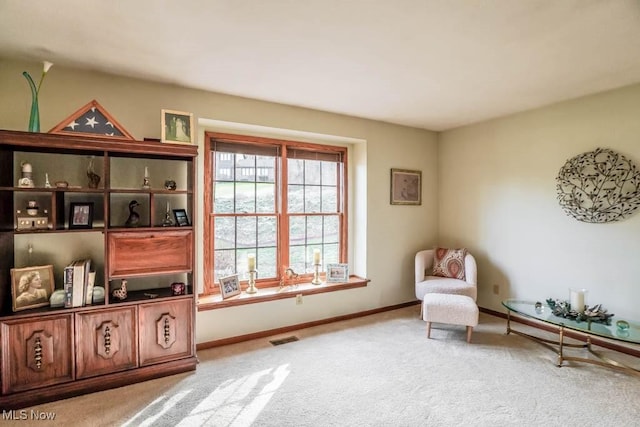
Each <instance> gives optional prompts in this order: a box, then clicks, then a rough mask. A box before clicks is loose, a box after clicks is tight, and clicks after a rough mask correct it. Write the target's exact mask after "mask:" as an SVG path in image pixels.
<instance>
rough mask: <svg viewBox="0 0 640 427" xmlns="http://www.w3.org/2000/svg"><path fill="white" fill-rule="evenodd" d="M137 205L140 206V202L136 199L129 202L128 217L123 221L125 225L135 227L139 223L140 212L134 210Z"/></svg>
mask: <svg viewBox="0 0 640 427" xmlns="http://www.w3.org/2000/svg"><path fill="white" fill-rule="evenodd" d="M138 206H140V203H138V202H137V201H136V200H132V201H130V202H129V218H127V221H126V222H125V223H124V226H125V227H137V226H139V225H140V214H139V213H138V212H136V211H135V210H134V209H135V208H136V207H138Z"/></svg>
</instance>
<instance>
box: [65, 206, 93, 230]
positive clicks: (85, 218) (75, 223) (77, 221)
mask: <svg viewBox="0 0 640 427" xmlns="http://www.w3.org/2000/svg"><path fill="white" fill-rule="evenodd" d="M91 227H93V203H90V202H87V203H75V202H72V203H69V229H70V230H71V229H75V228H91Z"/></svg>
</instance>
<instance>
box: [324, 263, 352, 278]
mask: <svg viewBox="0 0 640 427" xmlns="http://www.w3.org/2000/svg"><path fill="white" fill-rule="evenodd" d="M347 281H349V264H327V283H340V282H347Z"/></svg>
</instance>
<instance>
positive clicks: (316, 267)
mask: <svg viewBox="0 0 640 427" xmlns="http://www.w3.org/2000/svg"><path fill="white" fill-rule="evenodd" d="M311 284H312V285H322V281H321V280H320V263H316V264H313V280H311Z"/></svg>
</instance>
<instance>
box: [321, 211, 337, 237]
mask: <svg viewBox="0 0 640 427" xmlns="http://www.w3.org/2000/svg"><path fill="white" fill-rule="evenodd" d="M323 233H324V243H340V217H338V216H337V215H336V216H325V217H324V229H323Z"/></svg>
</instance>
